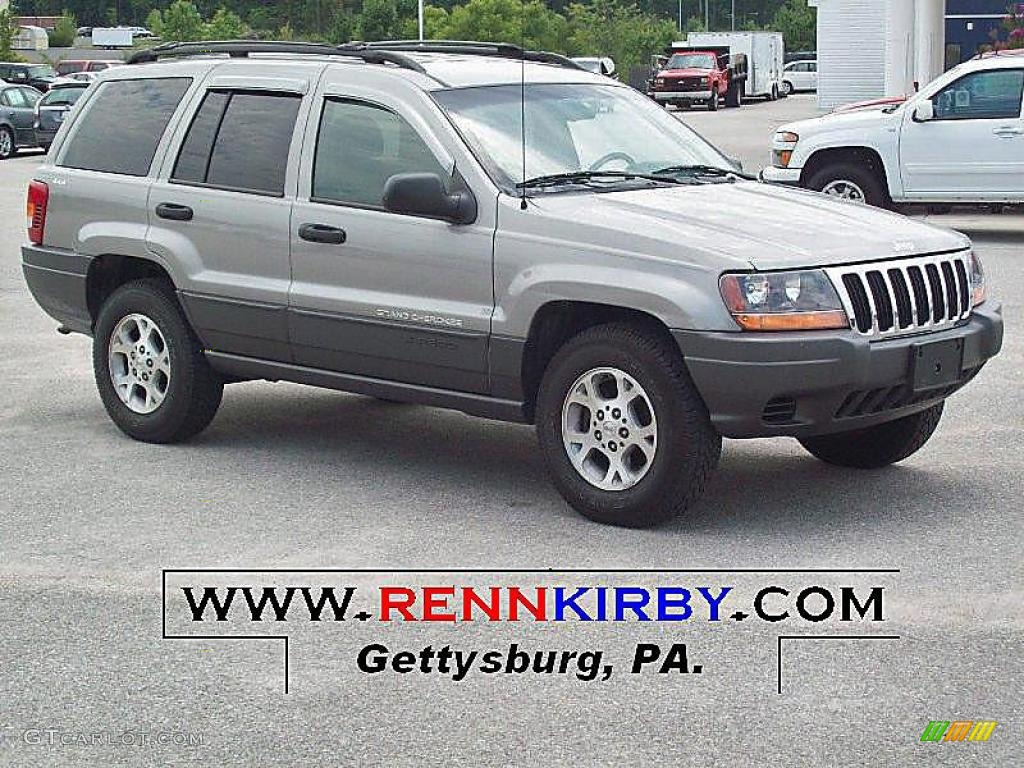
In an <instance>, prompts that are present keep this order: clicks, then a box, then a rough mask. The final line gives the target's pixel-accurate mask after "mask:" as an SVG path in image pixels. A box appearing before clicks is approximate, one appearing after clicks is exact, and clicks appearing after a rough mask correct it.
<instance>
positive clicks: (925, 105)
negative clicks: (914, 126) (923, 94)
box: [914, 99, 935, 123]
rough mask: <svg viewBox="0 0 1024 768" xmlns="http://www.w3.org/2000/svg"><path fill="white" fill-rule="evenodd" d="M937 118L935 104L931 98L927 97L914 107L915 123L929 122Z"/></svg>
mask: <svg viewBox="0 0 1024 768" xmlns="http://www.w3.org/2000/svg"><path fill="white" fill-rule="evenodd" d="M934 119H935V105H934V104H932V102H931V99H925V100H924V101H922V102H921V103H920V104H918V105H917V106H916V107H914V122H915V123H927V122H928V121H929V120H934Z"/></svg>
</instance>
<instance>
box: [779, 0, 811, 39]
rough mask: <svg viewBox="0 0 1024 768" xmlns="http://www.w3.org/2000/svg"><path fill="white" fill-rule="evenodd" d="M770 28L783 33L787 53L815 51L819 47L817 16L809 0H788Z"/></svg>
mask: <svg viewBox="0 0 1024 768" xmlns="http://www.w3.org/2000/svg"><path fill="white" fill-rule="evenodd" d="M770 26H771V29H772V30H774V31H775V32H781V33H782V37H783V38H784V39H785V42H786V50H787V51H813V50H814V49H815V48H817V46H818V22H817V15H816V13H815V9H814V8H811V7H810V6H808V5H807V0H786V2H785V3H784V4H783V5H782V6H781V7H780V8H779V9H778V10H777V11H776V12H775V16H774V17H772V22H771V25H770Z"/></svg>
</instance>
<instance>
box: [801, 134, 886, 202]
mask: <svg viewBox="0 0 1024 768" xmlns="http://www.w3.org/2000/svg"><path fill="white" fill-rule="evenodd" d="M840 163H854V164H857V165H864V166H866V167H867V168H868V169H869V170H870V171H871V173H873V174H875V176H877V177H878V179H879V180H880V181H881V182H882V186H883V187H884V188H885V190H886V191H887V192H888V193H889V195H890V196H891V195H892V193H893V189H892V187H891V184H890V179H889V173H888V170H887V169H886V167H885V161H884V160H883V159H882V155H881V153H880V152H879V151H878V150H877V149H875V148H874V147H869V146H864V145H856V146H843V147H824V148H822V149H816V150H814V151H813V152H812V153H811V155H810V157H808V158H807V160H806V161H805V162H804V165H803V168H802V169H801V171H800V186H802V187H806V186H807V184H808V182H809V181H810V179H811V177H812V176H814V174H815V173H817V172H818V171H820V170H821V169H822V168H825V167H826V166H828V165H833V164H840Z"/></svg>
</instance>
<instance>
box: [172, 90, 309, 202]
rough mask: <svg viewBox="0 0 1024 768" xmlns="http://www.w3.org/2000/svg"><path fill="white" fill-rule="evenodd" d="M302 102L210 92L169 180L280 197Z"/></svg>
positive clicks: (263, 95) (269, 95) (296, 97)
mask: <svg viewBox="0 0 1024 768" xmlns="http://www.w3.org/2000/svg"><path fill="white" fill-rule="evenodd" d="M301 103H302V97H301V96H299V95H297V94H280V93H253V92H251V91H209V92H208V93H207V94H206V96H205V98H204V99H203V103H202V104H201V105H200V107H199V111H197V112H196V116H195V118H193V120H192V125H191V126H189V129H188V133H187V134H186V136H185V141H184V142H183V143H182V145H181V151H180V152H179V154H178V159H177V161H176V162H175V164H174V171H173V172H172V173H171V180H172V181H177V182H181V183H184V184H201V185H204V186H210V187H219V188H221V189H233V190H238V191H242V192H255V193H258V194H266V195H276V196H278V197H281V196H282V195H284V177H285V170H286V168H287V166H288V150H289V147H290V146H291V142H292V134H293V133H294V132H295V119H296V117H297V116H298V113H299V105H300V104H301Z"/></svg>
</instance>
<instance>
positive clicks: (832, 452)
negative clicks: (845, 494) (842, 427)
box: [800, 403, 943, 469]
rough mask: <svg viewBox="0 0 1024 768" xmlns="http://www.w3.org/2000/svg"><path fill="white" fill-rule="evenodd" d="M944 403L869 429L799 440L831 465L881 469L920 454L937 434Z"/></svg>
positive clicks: (816, 455) (812, 452)
mask: <svg viewBox="0 0 1024 768" xmlns="http://www.w3.org/2000/svg"><path fill="white" fill-rule="evenodd" d="M942 406H943V403H937V404H936V405H933V406H932V407H931V408H928V409H927V410H924V411H920V412H918V413H912V414H911V415H910V416H904V417H903V418H902V419H896V420H894V421H887V422H885V423H884V424H878V425H876V426H874V427H868V428H867V429H858V430H856V431H853V432H839V433H837V434H834V435H822V436H820V437H805V438H804V439H802V440H801V441H800V444H801V445H803V447H804V448H806V449H807V450H808V451H809V452H810V453H811V454H813V455H814V456H815V457H817V458H819V459H821V460H822V461H824V462H827V463H829V464H835V465H836V466H840V467H855V468H857V469H878V468H880V467H887V466H889V465H890V464H895V463H896V462H897V461H903V459H905V458H907V457H908V456H911V455H912V454H914V453H917V452H918V451H919V450H921V448H922V447H923V446H924V444H925V443H927V442H928V439H929V438H930V437H931V436H932V434H934V432H935V428H936V427H937V426H939V419H940V418H941V417H942Z"/></svg>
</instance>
